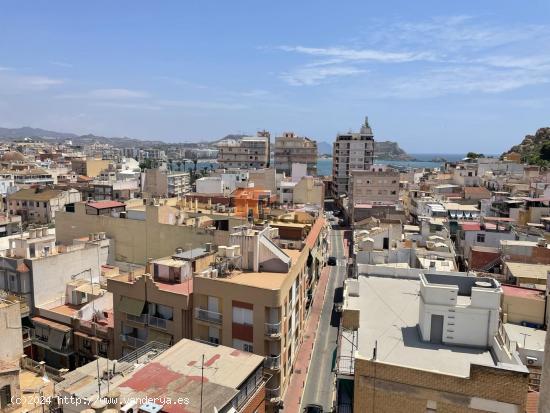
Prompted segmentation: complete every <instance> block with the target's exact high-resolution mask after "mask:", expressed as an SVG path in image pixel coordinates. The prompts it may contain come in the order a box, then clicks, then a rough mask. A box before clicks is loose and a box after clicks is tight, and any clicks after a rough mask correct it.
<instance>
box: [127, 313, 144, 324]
mask: <svg viewBox="0 0 550 413" xmlns="http://www.w3.org/2000/svg"><path fill="white" fill-rule="evenodd" d="M126 320H128V321H131V322H133V323H138V324H145V322H146V321H147V314H141V315H139V316H135V315H133V314H126Z"/></svg>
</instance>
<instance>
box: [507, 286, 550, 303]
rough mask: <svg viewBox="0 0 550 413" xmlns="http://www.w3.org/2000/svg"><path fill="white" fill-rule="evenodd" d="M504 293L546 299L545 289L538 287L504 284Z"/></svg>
mask: <svg viewBox="0 0 550 413" xmlns="http://www.w3.org/2000/svg"><path fill="white" fill-rule="evenodd" d="M502 292H503V293H504V295H508V296H514V297H523V298H532V299H535V300H544V291H543V290H537V289H536V288H527V287H519V286H517V285H506V284H503V285H502Z"/></svg>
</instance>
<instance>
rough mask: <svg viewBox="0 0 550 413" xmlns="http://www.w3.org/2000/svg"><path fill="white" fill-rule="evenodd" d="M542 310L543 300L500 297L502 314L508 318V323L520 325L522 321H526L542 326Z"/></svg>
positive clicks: (509, 296) (510, 296)
mask: <svg viewBox="0 0 550 413" xmlns="http://www.w3.org/2000/svg"><path fill="white" fill-rule="evenodd" d="M544 308H545V302H544V299H537V298H529V297H521V296H514V295H507V294H503V296H502V312H503V313H505V314H506V315H507V316H508V322H509V323H514V324H521V322H522V321H527V322H529V323H535V324H540V325H543V324H544Z"/></svg>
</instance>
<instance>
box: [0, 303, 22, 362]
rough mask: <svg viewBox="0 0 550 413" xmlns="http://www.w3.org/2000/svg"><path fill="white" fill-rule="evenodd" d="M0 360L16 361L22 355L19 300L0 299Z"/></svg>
mask: <svg viewBox="0 0 550 413" xmlns="http://www.w3.org/2000/svg"><path fill="white" fill-rule="evenodd" d="M0 337H1V344H0V361H18V360H19V359H20V358H21V356H22V355H23V341H22V337H23V336H22V330H21V310H20V304H19V302H14V303H10V302H8V301H0Z"/></svg>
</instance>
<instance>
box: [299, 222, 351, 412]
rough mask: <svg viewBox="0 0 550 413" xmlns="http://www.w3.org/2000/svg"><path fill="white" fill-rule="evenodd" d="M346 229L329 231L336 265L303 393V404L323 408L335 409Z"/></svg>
mask: <svg viewBox="0 0 550 413" xmlns="http://www.w3.org/2000/svg"><path fill="white" fill-rule="evenodd" d="M343 233H344V232H343V231H341V230H338V229H333V230H331V231H330V234H329V236H330V242H331V247H332V253H331V255H332V256H334V257H336V262H337V265H336V266H334V267H331V270H330V277H329V280H328V285H327V291H326V295H325V302H324V303H323V309H322V312H321V319H320V323H319V330H318V331H317V335H316V340H315V347H314V349H313V354H312V357H311V364H310V366H309V370H308V375H307V380H306V385H305V389H304V393H303V397H302V406H301V409H303V407H305V406H306V405H307V404H308V403H316V404H320V405H321V406H323V408H324V410H325V411H327V412H330V411H331V410H332V397H333V391H334V374H333V372H332V367H333V363H334V358H335V357H336V342H337V336H338V325H339V320H340V313H337V312H336V311H334V303H335V301H336V302H341V299H342V287H343V283H344V279H345V277H346V261H347V260H346V258H345V254H344V245H343Z"/></svg>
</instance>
